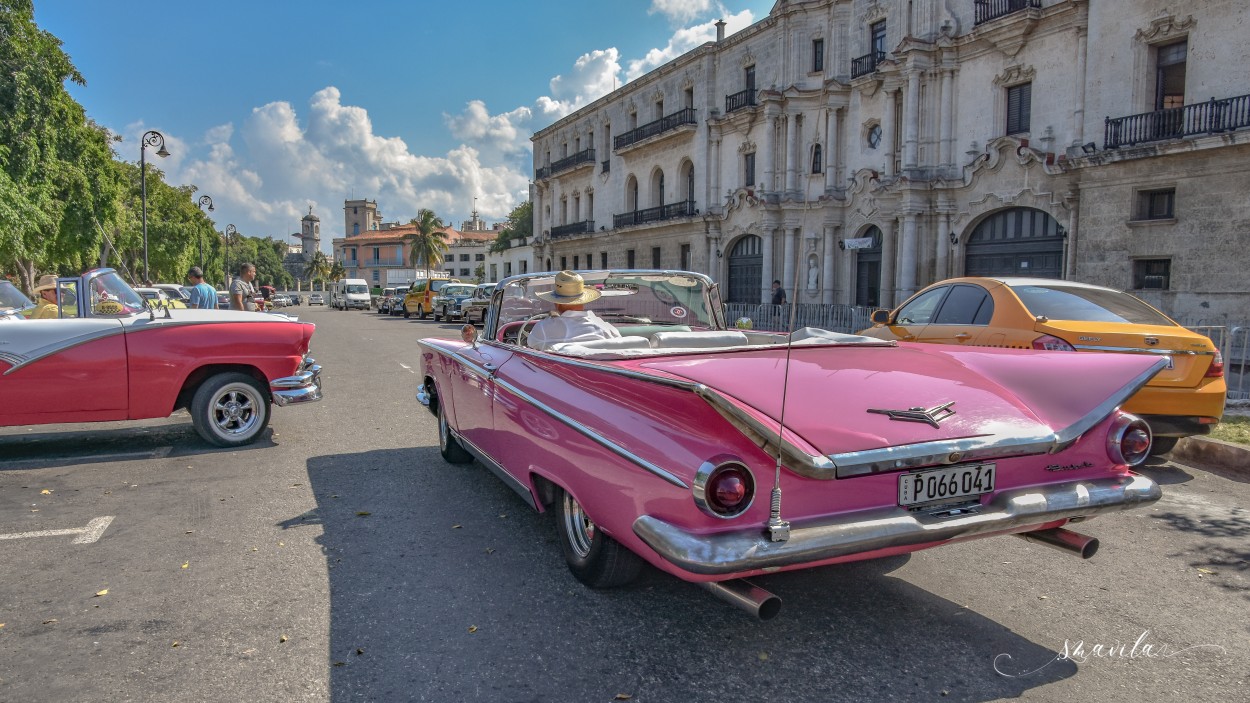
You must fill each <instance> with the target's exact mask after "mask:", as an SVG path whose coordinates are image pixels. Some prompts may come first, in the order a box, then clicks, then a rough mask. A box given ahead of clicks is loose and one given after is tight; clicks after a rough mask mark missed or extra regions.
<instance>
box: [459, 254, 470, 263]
mask: <svg viewBox="0 0 1250 703" xmlns="http://www.w3.org/2000/svg"><path fill="white" fill-rule="evenodd" d="M460 260H461V261H468V260H469V255H468V254H461V255H460Z"/></svg>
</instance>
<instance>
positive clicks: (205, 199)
mask: <svg viewBox="0 0 1250 703" xmlns="http://www.w3.org/2000/svg"><path fill="white" fill-rule="evenodd" d="M195 204H196V205H199V206H200V209H201V210H203V209H204V206H205V205H207V206H208V211H209V212H212V211H213V199H212V198H210V197H208V196H207V195H201V196H200V199H199V200H197V201H196V202H195ZM199 239H200V270H201V271H203V270H204V233H203V232H200V237H199Z"/></svg>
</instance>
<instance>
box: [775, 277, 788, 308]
mask: <svg viewBox="0 0 1250 703" xmlns="http://www.w3.org/2000/svg"><path fill="white" fill-rule="evenodd" d="M785 304H786V289H785V288H782V287H781V281H773V305H785Z"/></svg>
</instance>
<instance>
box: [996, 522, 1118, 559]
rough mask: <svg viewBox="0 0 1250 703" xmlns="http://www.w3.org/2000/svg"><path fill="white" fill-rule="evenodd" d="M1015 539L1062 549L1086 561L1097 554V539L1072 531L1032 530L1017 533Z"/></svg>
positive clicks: (1054, 529) (1053, 529)
mask: <svg viewBox="0 0 1250 703" xmlns="http://www.w3.org/2000/svg"><path fill="white" fill-rule="evenodd" d="M1016 536H1017V537H1023V538H1024V539H1025V540H1027V541H1029V542H1036V543H1038V544H1044V545H1046V546H1048V547H1054V548H1055V549H1062V550H1063V551H1065V552H1069V553H1071V554H1078V555H1080V557H1081V558H1082V559H1088V558H1090V557H1092V556H1094V554H1095V553H1097V552H1098V538H1097V537H1090V536H1089V535H1083V534H1081V533H1079V532H1073V531H1072V530H1065V529H1064V528H1062V527H1052V528H1050V529H1049V530H1034V531H1033V532H1017V533H1016Z"/></svg>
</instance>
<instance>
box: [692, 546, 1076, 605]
mask: <svg viewBox="0 0 1250 703" xmlns="http://www.w3.org/2000/svg"><path fill="white" fill-rule="evenodd" d="M1016 536H1017V537H1020V538H1022V539H1024V540H1026V541H1029V542H1035V543H1037V544H1044V545H1046V546H1047V547H1054V548H1055V549H1059V550H1062V551H1064V552H1067V553H1069V554H1074V555H1076V556H1079V557H1080V558H1082V559H1088V558H1090V557H1092V556H1094V554H1096V553H1097V552H1098V539H1097V538H1095V537H1090V536H1089V535H1083V534H1081V533H1079V532H1073V531H1072V530H1065V529H1064V528H1062V527H1052V528H1050V529H1048V530H1034V531H1032V532H1018V533H1016ZM699 585H700V586H702V587H703V588H704V589H706V590H708V591H711V593H712V595H714V596H716V597H717V598H720V599H721V600H723V601H725V602H727V603H729V604H730V605H733V606H735V607H737V608H739V609H740V610H742V611H744V612H746V613H749V614H750V615H751V616H752V617H754V618H756V619H757V620H772V619H773V618H775V617H777V613H779V612H781V599H780V598H778V597H777V596H776V595H774V594H772V593H770V592H768V591H766V590H764V589H762V588H760V587H759V586H756V585H755V584H753V583H751V582H750V581H747V580H746V579H734V580H732V581H702V582H700V583H699Z"/></svg>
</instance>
